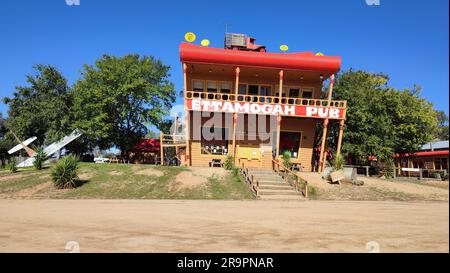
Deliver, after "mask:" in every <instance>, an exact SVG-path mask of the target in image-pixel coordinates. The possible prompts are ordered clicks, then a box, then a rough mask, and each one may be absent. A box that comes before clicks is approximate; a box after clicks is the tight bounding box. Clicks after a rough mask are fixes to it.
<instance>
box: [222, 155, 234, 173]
mask: <svg viewBox="0 0 450 273" xmlns="http://www.w3.org/2000/svg"><path fill="white" fill-rule="evenodd" d="M223 167H224V168H225V170H231V169H233V167H234V158H233V157H232V156H231V155H227V158H226V159H225V162H224V163H223Z"/></svg>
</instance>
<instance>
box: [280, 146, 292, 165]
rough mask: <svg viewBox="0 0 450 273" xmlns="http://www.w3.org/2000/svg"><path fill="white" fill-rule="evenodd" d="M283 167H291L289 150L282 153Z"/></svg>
mask: <svg viewBox="0 0 450 273" xmlns="http://www.w3.org/2000/svg"><path fill="white" fill-rule="evenodd" d="M282 164H283V167H285V168H286V169H289V170H290V169H291V168H292V162H291V152H290V151H285V152H284V154H283V163H282Z"/></svg>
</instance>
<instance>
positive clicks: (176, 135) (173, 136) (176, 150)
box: [172, 113, 179, 157]
mask: <svg viewBox="0 0 450 273" xmlns="http://www.w3.org/2000/svg"><path fill="white" fill-rule="evenodd" d="M173 125H174V126H173V127H174V130H173V135H172V139H173V144H176V146H175V157H178V152H179V148H178V145H177V144H178V143H176V141H175V140H176V139H177V138H178V114H177V113H175V119H174V120H173Z"/></svg>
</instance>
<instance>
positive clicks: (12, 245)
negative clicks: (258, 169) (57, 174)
mask: <svg viewBox="0 0 450 273" xmlns="http://www.w3.org/2000/svg"><path fill="white" fill-rule="evenodd" d="M0 219H1V221H0V252H67V251H68V250H66V245H67V244H68V242H69V241H75V242H76V244H79V250H80V252H367V251H368V250H369V249H370V246H375V248H372V250H377V249H378V246H379V251H380V252H448V251H449V204H448V202H391V201H300V202H298V201H295V202H289V201H284V202H283V201H206V200H200V201H180V200H13V199H8V200H0ZM69 244H70V243H69ZM72 244H73V243H72Z"/></svg>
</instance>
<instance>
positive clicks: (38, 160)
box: [33, 147, 48, 170]
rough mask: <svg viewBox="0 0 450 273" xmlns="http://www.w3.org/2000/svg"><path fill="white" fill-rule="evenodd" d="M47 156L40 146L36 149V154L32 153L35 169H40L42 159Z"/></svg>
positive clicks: (42, 163) (45, 158)
mask: <svg viewBox="0 0 450 273" xmlns="http://www.w3.org/2000/svg"><path fill="white" fill-rule="evenodd" d="M47 158H48V156H47V154H46V153H45V152H44V149H43V148H42V147H39V148H37V149H36V154H35V155H34V161H33V165H34V167H35V168H36V170H42V166H43V165H44V161H45V160H47Z"/></svg>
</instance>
